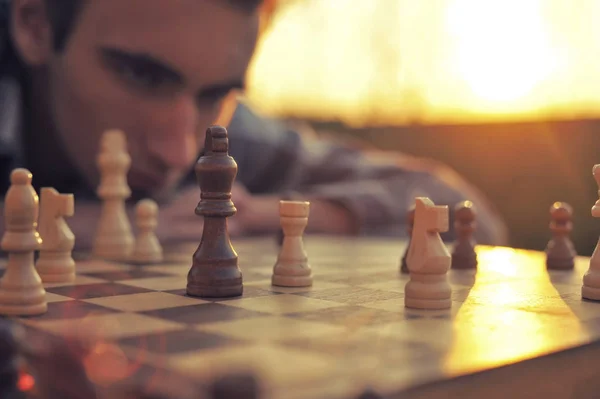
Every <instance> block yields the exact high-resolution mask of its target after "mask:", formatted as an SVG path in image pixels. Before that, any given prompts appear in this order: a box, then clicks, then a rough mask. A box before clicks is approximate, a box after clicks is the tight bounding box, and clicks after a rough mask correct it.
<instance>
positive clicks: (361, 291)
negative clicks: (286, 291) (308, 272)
mask: <svg viewBox="0 0 600 399" xmlns="http://www.w3.org/2000/svg"><path fill="white" fill-rule="evenodd" d="M293 295H301V296H304V297H308V298H314V299H320V300H324V301H332V302H337V303H344V304H347V305H362V304H365V303H369V302H378V301H382V300H385V299H393V298H401V297H402V296H403V294H400V293H398V292H390V291H382V290H373V289H369V288H362V287H349V288H331V289H327V290H323V291H311V292H303V293H298V294H293Z"/></svg>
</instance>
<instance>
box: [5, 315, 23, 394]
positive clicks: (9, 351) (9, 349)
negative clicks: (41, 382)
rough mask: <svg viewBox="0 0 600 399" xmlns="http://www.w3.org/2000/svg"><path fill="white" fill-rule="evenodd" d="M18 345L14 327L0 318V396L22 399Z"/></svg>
mask: <svg viewBox="0 0 600 399" xmlns="http://www.w3.org/2000/svg"><path fill="white" fill-rule="evenodd" d="M19 358H20V354H19V345H18V342H17V339H16V337H15V333H14V327H13V325H12V323H11V322H9V321H8V320H6V319H0V398H6V399H24V398H25V393H23V392H22V391H20V390H19V385H18V384H19V365H18V362H19Z"/></svg>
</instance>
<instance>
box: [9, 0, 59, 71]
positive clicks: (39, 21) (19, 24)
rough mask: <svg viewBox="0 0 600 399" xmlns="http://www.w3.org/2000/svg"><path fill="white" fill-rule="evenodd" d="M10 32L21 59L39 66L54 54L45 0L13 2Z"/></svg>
mask: <svg viewBox="0 0 600 399" xmlns="http://www.w3.org/2000/svg"><path fill="white" fill-rule="evenodd" d="M10 32H11V37H12V41H13V43H14V46H15V48H16V50H17V52H18V53H19V56H20V57H21V59H22V60H23V61H24V62H25V63H26V64H28V65H30V66H39V65H42V64H44V63H46V61H47V60H48V58H49V57H50V55H51V54H52V29H51V27H50V22H49V21H48V16H47V13H46V1H45V0H13V1H12V9H11V26H10Z"/></svg>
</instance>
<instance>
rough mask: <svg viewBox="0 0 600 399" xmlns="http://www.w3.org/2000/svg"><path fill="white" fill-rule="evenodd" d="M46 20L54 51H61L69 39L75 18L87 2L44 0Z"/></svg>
mask: <svg viewBox="0 0 600 399" xmlns="http://www.w3.org/2000/svg"><path fill="white" fill-rule="evenodd" d="M45 1H46V10H47V13H48V20H49V21H50V24H51V25H52V29H53V31H54V38H53V41H54V49H55V50H56V51H62V50H63V49H64V48H65V46H66V44H67V41H68V39H69V36H70V34H71V32H72V31H73V27H74V26H75V22H76V21H77V17H78V16H79V14H80V12H81V9H82V8H83V5H84V3H85V2H86V1H87V0H45Z"/></svg>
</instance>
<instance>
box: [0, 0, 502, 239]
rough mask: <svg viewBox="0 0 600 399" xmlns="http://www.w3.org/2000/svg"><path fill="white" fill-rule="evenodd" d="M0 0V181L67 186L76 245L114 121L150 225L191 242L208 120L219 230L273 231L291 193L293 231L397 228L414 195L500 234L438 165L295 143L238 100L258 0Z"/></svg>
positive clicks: (87, 231)
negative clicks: (224, 217) (214, 135)
mask: <svg viewBox="0 0 600 399" xmlns="http://www.w3.org/2000/svg"><path fill="white" fill-rule="evenodd" d="M0 1H3V2H4V8H5V18H7V23H4V22H2V21H0V26H6V27H7V29H6V32H4V38H3V37H2V33H0V60H1V62H2V63H1V64H0V66H1V69H0V176H1V177H2V178H4V179H5V181H4V183H5V188H6V183H7V178H8V174H9V173H10V170H11V168H13V167H16V166H25V167H27V168H29V169H30V170H31V171H32V173H33V175H34V181H35V185H36V186H37V187H40V186H53V187H55V188H56V189H58V190H59V191H62V192H74V193H75V194H76V198H77V201H76V202H77V210H76V216H75V217H74V218H72V220H70V221H69V223H70V225H71V226H72V229H73V231H74V232H75V234H76V235H77V242H78V243H79V244H81V243H87V242H89V240H87V238H89V237H91V235H92V234H93V228H90V226H91V225H90V223H93V221H94V218H96V217H97V215H98V205H99V203H98V202H97V201H94V194H93V191H94V188H95V186H96V185H97V183H98V172H97V170H96V164H95V162H96V155H97V149H98V143H99V140H100V136H101V134H102V133H103V132H104V131H105V130H107V129H113V128H117V129H121V130H123V131H124V132H125V133H126V134H127V138H128V146H129V150H130V153H131V157H132V167H131V171H130V174H129V184H130V186H131V188H132V190H133V191H134V193H135V197H136V198H141V197H143V196H150V197H153V198H156V199H158V200H160V201H161V222H160V225H161V230H160V231H159V234H160V235H161V237H162V238H163V239H168V238H175V239H187V238H194V239H197V238H198V237H199V235H200V231H201V230H200V229H201V223H199V219H198V217H197V216H195V215H194V213H193V209H194V207H195V205H196V203H197V202H198V200H199V193H198V187H197V186H196V185H195V184H194V183H193V182H189V177H190V172H191V171H192V169H193V166H194V163H195V161H196V160H197V158H198V156H199V154H200V153H201V149H202V145H203V136H204V132H205V130H206V128H207V127H208V126H209V125H211V124H213V123H217V124H222V125H225V126H226V127H227V129H228V131H229V136H230V154H231V155H232V156H233V157H234V158H235V159H236V161H237V163H238V167H239V172H238V176H237V179H236V182H237V184H236V187H235V191H234V193H233V196H234V197H233V199H234V202H235V204H236V207H237V209H238V212H237V214H236V215H235V216H234V217H233V218H232V219H231V223H230V228H231V231H232V234H251V233H270V232H275V231H276V230H277V229H278V227H279V216H278V201H279V199H280V198H282V196H285V195H289V194H290V193H292V192H293V193H295V194H294V195H296V196H298V197H299V198H304V199H306V200H310V201H311V217H310V219H309V220H310V222H309V226H308V228H307V231H313V232H320V233H326V234H390V233H393V234H404V230H405V226H404V223H405V220H406V210H407V209H408V207H409V206H410V205H411V204H412V202H413V200H414V197H415V196H417V195H423V196H428V197H430V198H431V199H432V200H433V201H434V202H435V203H438V204H448V205H452V204H454V203H456V202H458V201H460V200H463V199H471V200H473V202H474V203H475V204H476V206H477V207H478V209H479V233H478V236H477V238H478V240H479V241H480V242H482V243H493V244H503V243H505V239H506V237H505V229H504V226H503V224H502V222H501V220H500V219H499V217H498V216H497V215H496V213H495V212H494V210H493V209H492V207H491V206H490V205H489V204H488V203H487V202H486V200H485V199H483V198H482V197H481V196H480V195H478V194H477V192H476V191H475V190H474V189H472V188H471V187H468V186H467V185H466V184H465V183H464V182H462V181H461V180H460V179H459V178H457V176H455V175H454V174H453V173H452V172H451V171H449V170H447V168H445V167H443V166H440V165H437V164H425V163H423V162H421V161H418V160H417V161H415V160H412V159H408V158H404V157H401V156H400V155H398V156H397V157H387V156H386V157H384V156H383V154H380V155H378V156H376V157H374V158H369V157H367V156H366V155H365V154H362V153H359V152H357V151H354V150H351V149H348V148H345V147H342V146H338V145H334V144H332V143H326V142H321V141H313V142H309V141H308V140H305V139H304V138H303V137H301V135H300V134H299V133H298V132H296V131H294V130H292V129H289V128H287V127H286V126H284V125H282V124H279V123H277V122H275V121H271V120H267V119H263V118H261V117H259V116H257V115H256V114H254V113H253V112H252V110H251V109H250V108H249V107H248V106H246V105H244V104H243V102H240V101H237V100H236V99H235V97H234V95H235V94H236V93H237V92H238V91H239V90H242V89H243V87H244V79H245V75H246V70H247V67H248V65H249V63H250V61H251V58H252V55H253V53H254V50H255V46H256V43H257V39H258V35H259V32H260V21H261V18H260V16H261V10H262V8H261V6H262V4H261V3H262V2H261V0H177V1H173V0H0ZM1 29H2V28H0V32H1ZM423 165H425V166H423ZM186 177H187V178H188V180H186ZM192 177H193V176H192ZM186 181H187V182H188V184H186ZM451 182H452V184H451ZM86 198H89V201H88V200H86ZM167 221H168V223H167Z"/></svg>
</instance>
